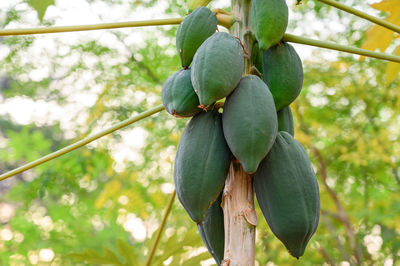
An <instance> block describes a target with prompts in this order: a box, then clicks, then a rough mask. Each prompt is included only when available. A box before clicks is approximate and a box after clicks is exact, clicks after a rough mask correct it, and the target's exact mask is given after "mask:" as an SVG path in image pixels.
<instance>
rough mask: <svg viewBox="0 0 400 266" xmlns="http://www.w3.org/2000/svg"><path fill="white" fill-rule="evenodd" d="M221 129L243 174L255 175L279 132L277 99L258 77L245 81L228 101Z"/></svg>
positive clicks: (243, 80) (251, 76)
mask: <svg viewBox="0 0 400 266" xmlns="http://www.w3.org/2000/svg"><path fill="white" fill-rule="evenodd" d="M222 126H223V129H224V135H225V139H226V142H227V143H228V146H229V148H230V149H231V151H232V153H233V155H234V156H235V157H236V158H237V159H238V160H239V161H240V163H241V164H242V166H243V170H244V171H245V172H246V173H250V174H251V173H254V172H255V171H256V170H257V168H258V165H259V164H260V162H261V160H262V159H264V157H265V156H266V155H267V153H268V152H269V150H270V149H271V147H272V145H273V144H274V141H275V138H276V134H277V129H278V120H277V115H276V109H275V104H274V99H273V98H272V94H271V92H270V91H269V89H268V87H267V85H265V83H264V82H263V81H262V80H261V79H260V78H259V77H257V76H254V75H248V76H245V77H243V78H242V79H241V80H240V82H239V85H238V86H237V87H236V89H235V90H234V91H233V92H232V93H231V94H230V95H229V96H228V97H227V98H226V101H225V105H224V112H223V114H222Z"/></svg>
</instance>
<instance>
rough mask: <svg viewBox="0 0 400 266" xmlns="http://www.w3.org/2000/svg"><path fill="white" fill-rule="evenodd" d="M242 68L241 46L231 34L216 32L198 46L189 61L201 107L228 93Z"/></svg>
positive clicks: (240, 75) (233, 87) (234, 84)
mask: <svg viewBox="0 0 400 266" xmlns="http://www.w3.org/2000/svg"><path fill="white" fill-rule="evenodd" d="M243 69H244V58H243V48H242V46H241V45H240V42H239V40H237V39H236V38H235V37H233V36H232V35H230V34H228V33H226V32H216V33H214V34H213V35H212V36H211V37H210V38H208V39H207V40H206V41H205V42H204V43H203V44H202V45H201V46H200V48H199V49H198V50H197V52H196V54H195V56H194V59H193V64H192V83H193V88H194V90H195V92H196V93H197V95H198V97H199V101H200V105H201V106H202V108H206V107H207V106H208V105H210V104H211V103H213V102H215V101H217V100H219V99H222V98H224V97H226V96H228V95H229V94H230V93H231V92H232V91H233V90H234V89H235V87H236V85H237V84H238V83H239V81H240V78H241V77H242V72H243Z"/></svg>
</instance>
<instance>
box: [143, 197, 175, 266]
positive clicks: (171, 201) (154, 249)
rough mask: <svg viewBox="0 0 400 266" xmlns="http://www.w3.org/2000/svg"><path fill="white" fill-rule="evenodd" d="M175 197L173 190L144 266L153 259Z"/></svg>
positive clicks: (148, 264) (148, 265) (147, 265)
mask: <svg viewBox="0 0 400 266" xmlns="http://www.w3.org/2000/svg"><path fill="white" fill-rule="evenodd" d="M175 195H176V190H174V193H172V196H171V199H170V200H169V203H168V207H167V210H166V211H165V213H164V217H163V219H162V222H161V225H160V228H159V229H158V232H157V236H156V239H155V240H154V243H153V246H152V247H151V251H150V255H149V257H148V259H147V262H146V266H150V264H151V260H152V259H153V257H154V253H155V252H156V249H157V245H158V242H160V239H161V233H162V232H163V230H164V227H165V223H166V221H167V218H168V215H169V213H170V212H171V209H172V204H173V203H174V200H175Z"/></svg>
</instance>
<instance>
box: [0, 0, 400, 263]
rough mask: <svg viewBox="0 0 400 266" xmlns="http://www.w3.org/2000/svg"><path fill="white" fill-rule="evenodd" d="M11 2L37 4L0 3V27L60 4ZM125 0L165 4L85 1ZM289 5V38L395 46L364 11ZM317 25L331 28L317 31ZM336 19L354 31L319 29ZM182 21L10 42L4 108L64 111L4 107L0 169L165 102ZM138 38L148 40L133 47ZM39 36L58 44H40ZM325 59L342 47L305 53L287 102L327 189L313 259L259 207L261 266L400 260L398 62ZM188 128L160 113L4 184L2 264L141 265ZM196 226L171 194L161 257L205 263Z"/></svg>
mask: <svg viewBox="0 0 400 266" xmlns="http://www.w3.org/2000/svg"><path fill="white" fill-rule="evenodd" d="M15 2H19V4H21V3H24V2H25V3H28V4H29V5H30V6H23V5H22V7H21V6H18V3H16V4H15V5H12V6H11V7H10V8H9V9H8V10H1V11H0V25H2V27H6V26H7V25H9V24H10V23H28V22H30V21H29V20H27V18H26V12H27V11H28V9H31V8H33V9H34V10H36V11H37V12H38V18H39V19H40V18H41V19H43V22H42V23H43V24H46V25H48V24H52V23H53V21H52V20H46V16H45V10H46V9H47V6H46V5H42V4H43V3H52V1H44V2H43V1H23V0H21V1H15ZM127 2H128V3H129V5H128V6H129V8H131V12H132V14H134V12H135V10H136V9H140V8H154V7H156V6H157V4H158V2H161V1H123V0H103V1H102V0H90V1H89V0H87V3H88V4H89V5H93V6H94V5H96V4H104V5H106V6H109V7H118V6H120V5H123V4H124V3H127ZM343 2H345V3H346V4H348V5H352V6H353V5H358V6H365V8H366V10H367V11H368V12H371V11H372V10H373V8H377V9H379V10H380V11H382V13H381V14H380V16H382V17H385V16H387V18H388V20H390V19H391V18H392V17H393V16H394V15H396V14H399V12H395V11H394V10H395V9H394V8H397V7H398V5H396V4H393V3H395V2H396V0H385V1H382V2H381V3H380V4H379V3H378V4H374V5H373V6H372V7H373V8H370V7H367V6H366V5H365V2H364V1H361V0H347V1H343ZM32 3H41V6H39V5H35V4H32ZM288 3H290V5H289V6H290V8H291V9H292V11H293V14H294V15H293V17H292V18H291V20H290V25H289V31H291V32H293V31H294V30H298V31H300V32H301V33H302V34H303V33H304V35H313V34H314V35H316V36H318V37H320V38H321V39H326V40H331V41H335V42H344V43H345V42H347V43H349V44H352V45H356V46H358V47H361V46H364V47H367V48H368V49H381V50H388V51H394V52H396V53H397V52H399V48H398V47H399V46H397V48H396V43H395V41H396V40H394V38H395V35H394V36H392V39H390V38H386V39H383V40H384V41H385V43H386V44H385V47H382V45H383V44H382V43H381V42H380V39H374V38H375V36H378V35H379V34H383V33H381V32H379V31H380V30H381V29H377V28H375V27H374V26H373V27H371V28H369V27H370V24H369V23H367V22H360V19H359V18H357V17H354V16H352V15H349V14H346V13H344V12H341V11H338V10H336V9H334V8H331V7H329V6H326V5H323V4H321V3H319V2H316V1H311V0H308V1H302V4H301V5H296V1H295V0H293V1H291V2H288ZM384 3H389V4H390V3H391V4H392V6H389V8H387V6H386V5H384ZM211 5H214V2H213V1H212V2H211ZM157 7H159V6H157ZM162 7H163V8H164V9H165V13H167V14H169V15H171V17H173V16H178V15H181V16H182V15H184V14H186V13H187V10H186V7H185V1H183V0H180V1H169V3H168V5H164V6H162ZM212 7H214V6H212ZM215 7H221V6H215ZM24 8H25V9H24ZM158 11H159V10H158ZM41 19H40V20H41ZM40 20H39V21H40ZM314 20H318V21H320V22H321V25H322V27H320V28H318V27H316V28H313V27H309V26H308V25H309V24H310V23H311V22H314ZM332 20H335V22H336V23H338V24H342V25H352V27H344V28H343V30H342V31H340V32H335V31H332V32H326V31H322V30H321V29H324V27H325V28H327V29H329V25H330V24H331V22H332ZM392 22H395V21H392ZM33 23H36V22H33ZM396 23H397V22H396ZM397 24H400V23H397ZM176 29H177V27H176V26H173V27H161V28H151V29H150V28H146V29H130V30H121V31H118V30H115V31H104V33H103V35H100V37H99V35H94V36H96V37H90V36H92V35H90V34H88V38H87V39H84V40H81V41H79V42H72V41H71V42H69V41H66V40H65V39H61V38H60V39H58V38H56V37H54V39H43V38H45V37H41V36H37V37H32V36H28V37H26V36H19V37H6V38H2V39H1V40H0V41H1V44H0V48H1V49H2V50H1V51H2V64H1V66H0V104H1V105H3V104H4V105H6V104H7V103H9V102H12V101H13V100H16V99H17V100H18V99H30V100H31V101H32V102H38V101H44V102H46V103H49V104H52V105H50V107H49V108H50V111H49V113H48V114H47V116H50V115H51V114H52V113H53V112H56V110H57V109H56V107H58V108H61V110H62V111H61V113H58V116H57V119H56V120H48V119H47V117H46V116H43V117H40V118H38V117H36V118H35V119H32V122H31V123H28V124H26V123H19V122H18V120H15V118H13V117H12V114H11V113H10V114H8V113H6V114H2V115H0V169H1V171H0V172H4V171H7V170H11V169H13V168H15V167H18V166H19V165H22V164H23V163H26V162H28V161H32V160H34V159H36V158H38V157H40V156H43V155H45V154H47V153H49V152H51V151H54V150H57V149H60V148H62V147H64V146H66V145H68V144H70V143H72V142H74V141H76V140H78V139H80V138H82V137H83V136H87V135H90V134H92V133H95V132H98V131H99V130H101V129H103V128H105V127H108V126H109V125H111V124H114V123H116V122H117V121H121V120H123V119H126V118H128V117H130V116H131V115H133V114H136V113H139V112H142V111H144V110H146V109H148V108H151V107H153V106H155V105H158V104H160V103H161V99H160V92H161V85H162V83H163V82H164V81H165V80H166V78H167V77H168V76H169V75H171V74H172V73H174V72H175V71H176V70H178V69H179V60H178V57H177V54H176V50H175V33H176ZM137 33H138V34H139V35H137ZM70 34H72V33H70ZM71 36H72V35H71ZM132 36H133V37H132ZM134 38H143V41H142V42H141V43H137V42H132V41H131V40H132V39H134ZM104 39H107V40H112V42H105V41H104ZM44 40H45V41H46V45H49V46H50V47H51V48H52V49H53V52H52V49H46V47H43V45H42V46H40V43H41V42H43V41H44ZM110 43H112V45H110ZM37 45H39V47H41V48H40V49H39V51H37V50H38V49H37V48H36V49H35V47H37ZM297 47H298V46H296V48H297ZM54 51H55V52H54ZM327 53H332V54H334V52H330V51H328V52H327V51H323V50H320V49H313V54H312V56H310V57H308V58H307V60H304V69H305V79H304V86H303V90H302V92H301V95H300V97H299V98H298V100H296V101H295V103H293V104H292V110H293V113H294V116H295V127H296V129H295V130H296V131H295V137H296V139H298V140H299V141H300V142H301V143H302V144H303V145H304V146H305V148H306V149H307V151H308V154H309V156H310V158H311V160H312V162H313V165H314V167H315V169H316V172H317V176H318V179H319V183H320V190H321V205H322V213H321V221H320V226H319V228H318V230H317V232H316V234H315V236H314V237H313V238H312V240H311V242H310V244H309V247H308V249H307V250H306V254H305V256H304V257H302V258H301V259H300V261H296V260H295V259H293V258H291V257H290V256H289V254H288V253H287V252H286V250H285V248H284V247H283V245H282V244H281V243H280V242H279V241H277V240H276V239H275V237H274V236H273V234H272V233H271V231H270V230H269V228H268V226H267V224H266V222H265V220H264V219H263V218H262V215H261V212H260V211H259V210H258V214H259V225H258V227H257V243H256V258H257V261H258V262H259V265H265V264H267V262H270V263H274V264H275V265H322V264H324V263H327V264H330V265H336V264H341V263H342V262H348V263H349V264H350V265H364V264H365V265H383V264H384V263H388V264H387V265H396V264H397V263H398V257H399V252H400V240H399V239H400V237H399V234H400V227H399V225H398V221H399V220H400V198H399V197H398V195H399V192H400V191H399V190H400V163H399V162H400V141H399V132H400V127H399V125H400V120H399V119H400V113H399V112H400V111H399V110H400V91H399V90H398V88H399V85H400V84H399V78H398V77H399V76H398V65H399V64H397V65H395V64H394V65H391V64H390V63H389V64H388V63H387V62H383V61H379V60H374V59H365V60H362V61H360V60H359V59H358V58H357V57H355V56H352V55H348V54H337V57H336V58H335V59H334V60H332V58H331V57H329V58H330V60H327V59H326V58H325V57H326V55H327ZM3 54H4V55H3ZM300 56H302V54H301V53H300ZM43 69H46V70H47V71H46V73H47V74H46V75H43V74H41V75H39V77H40V78H38V74H36V73H42V72H41V70H43ZM396 69H397V70H396ZM91 95H94V96H95V97H94V98H93V97H92V98H90V97H89V96H91ZM90 99H93V100H90ZM21 108H23V106H21ZM52 108H54V109H52ZM0 114H1V113H0ZM26 115H27V116H29V115H30V114H29V113H26ZM65 117H69V119H67V120H65ZM65 121H67V122H68V123H67V124H66V122H65ZM186 122H187V120H185V119H175V118H173V117H171V116H169V115H168V114H167V113H165V112H162V113H160V114H157V115H154V116H152V117H150V118H147V119H145V120H142V121H140V122H138V123H135V124H134V125H133V126H130V127H128V128H126V129H122V130H120V131H118V132H115V133H113V134H111V135H110V136H107V137H104V138H103V139H101V140H99V141H96V142H95V143H94V144H91V145H89V146H88V147H85V148H81V149H79V150H77V151H74V152H71V153H69V154H67V155H65V156H63V157H60V158H58V159H56V160H53V161H51V162H48V163H46V164H44V165H41V166H39V167H37V168H35V169H32V170H29V171H27V172H25V173H22V174H20V175H17V176H16V177H13V178H11V179H8V180H5V181H3V182H0V191H1V196H0V213H1V215H0V222H1V224H0V251H1V252H0V264H2V265H28V264H39V265H50V263H51V265H85V264H89V265H93V264H113V265H143V264H144V263H145V261H146V260H147V256H148V254H149V251H150V247H151V246H152V244H153V242H154V238H155V235H156V233H157V228H158V226H159V224H160V221H161V220H162V216H163V214H164V209H165V208H166V206H167V202H168V199H169V198H170V196H171V193H172V190H173V181H172V168H173V162H174V157H175V151H176V147H177V144H178V142H179V137H180V134H181V132H182V129H183V128H184V126H185V124H186ZM142 141H143V143H141V142H142ZM121 154H122V155H121ZM121 156H122V159H121V158H120V157H121ZM5 206H11V207H12V210H13V211H12V212H11V214H10V215H8V216H7V215H6V214H5V212H2V210H3V211H4V210H5V209H4V208H5ZM196 230H197V229H196V226H195V224H194V223H193V222H192V221H191V220H190V218H189V217H188V215H186V213H185V212H184V210H183V208H182V207H181V206H180V204H179V203H178V201H176V202H175V205H174V207H173V209H172V212H171V214H170V216H169V218H168V221H167V225H166V228H165V231H164V233H163V237H162V240H161V243H160V244H159V246H158V249H157V252H156V254H155V257H154V258H153V265H162V264H163V263H164V262H165V263H167V264H168V265H199V264H200V261H203V260H207V259H210V258H211V257H210V255H208V253H207V252H206V249H205V248H204V246H203V244H202V242H201V239H200V237H199V235H198V233H197V231H196ZM10 232H11V237H10ZM143 233H144V234H143ZM48 249H51V250H52V251H53V252H54V258H52V261H51V262H46V261H43V260H42V261H40V260H39V259H40V256H39V255H40V254H41V252H43V251H44V250H48ZM385 265H386V264H385Z"/></svg>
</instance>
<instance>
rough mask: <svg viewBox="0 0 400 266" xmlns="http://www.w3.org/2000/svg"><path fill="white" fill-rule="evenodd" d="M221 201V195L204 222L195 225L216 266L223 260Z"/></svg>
mask: <svg viewBox="0 0 400 266" xmlns="http://www.w3.org/2000/svg"><path fill="white" fill-rule="evenodd" d="M221 200H222V193H221V194H220V196H219V197H218V199H217V200H216V201H214V203H213V204H212V205H211V206H210V208H209V209H208V211H207V213H206V218H205V219H204V221H203V222H202V223H199V224H197V228H198V230H199V233H200V236H201V239H202V240H203V242H204V244H205V245H206V247H207V249H208V252H210V254H211V256H213V258H214V260H215V262H216V263H217V265H221V261H222V260H223V259H224V242H225V232H224V212H223V210H222V208H221Z"/></svg>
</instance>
